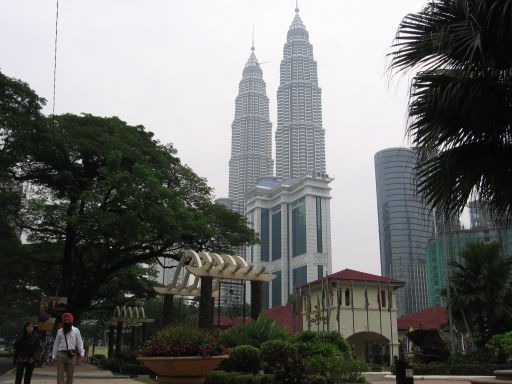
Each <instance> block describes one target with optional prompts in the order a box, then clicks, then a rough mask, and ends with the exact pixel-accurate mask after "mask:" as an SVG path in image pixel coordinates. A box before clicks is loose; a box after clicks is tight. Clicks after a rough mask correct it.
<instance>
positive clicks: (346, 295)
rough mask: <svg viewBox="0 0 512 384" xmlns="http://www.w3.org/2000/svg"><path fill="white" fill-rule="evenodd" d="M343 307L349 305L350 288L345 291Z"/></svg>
mask: <svg viewBox="0 0 512 384" xmlns="http://www.w3.org/2000/svg"><path fill="white" fill-rule="evenodd" d="M345 305H346V306H347V307H348V306H349V305H350V288H347V289H345Z"/></svg>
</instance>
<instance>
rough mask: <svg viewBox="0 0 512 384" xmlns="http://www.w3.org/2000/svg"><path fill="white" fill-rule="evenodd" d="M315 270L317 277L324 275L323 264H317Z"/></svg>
mask: <svg viewBox="0 0 512 384" xmlns="http://www.w3.org/2000/svg"><path fill="white" fill-rule="evenodd" d="M316 267H317V270H318V278H319V279H321V278H322V277H324V266H323V265H317V266H316Z"/></svg>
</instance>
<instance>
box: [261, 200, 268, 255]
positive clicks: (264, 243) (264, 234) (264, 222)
mask: <svg viewBox="0 0 512 384" xmlns="http://www.w3.org/2000/svg"><path fill="white" fill-rule="evenodd" d="M260 228H261V232H260V240H261V261H269V250H270V244H269V240H270V239H269V237H270V236H269V212H268V209H266V208H262V209H261V226H260Z"/></svg>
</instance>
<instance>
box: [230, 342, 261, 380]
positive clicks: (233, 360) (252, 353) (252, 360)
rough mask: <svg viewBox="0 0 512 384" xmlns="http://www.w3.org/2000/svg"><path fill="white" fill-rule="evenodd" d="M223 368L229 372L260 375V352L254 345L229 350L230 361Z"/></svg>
mask: <svg viewBox="0 0 512 384" xmlns="http://www.w3.org/2000/svg"><path fill="white" fill-rule="evenodd" d="M224 363H225V365H223V368H224V367H225V368H226V370H228V371H237V372H248V373H254V374H256V373H258V371H259V370H260V368H261V363H260V350H259V349H258V348H256V347H253V346H252V345H239V346H238V347H234V348H231V349H230V350H229V359H227V360H224V361H223V364H224Z"/></svg>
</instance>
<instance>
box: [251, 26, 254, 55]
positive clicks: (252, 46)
mask: <svg viewBox="0 0 512 384" xmlns="http://www.w3.org/2000/svg"><path fill="white" fill-rule="evenodd" d="M251 51H254V25H253V26H252V44H251Z"/></svg>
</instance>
